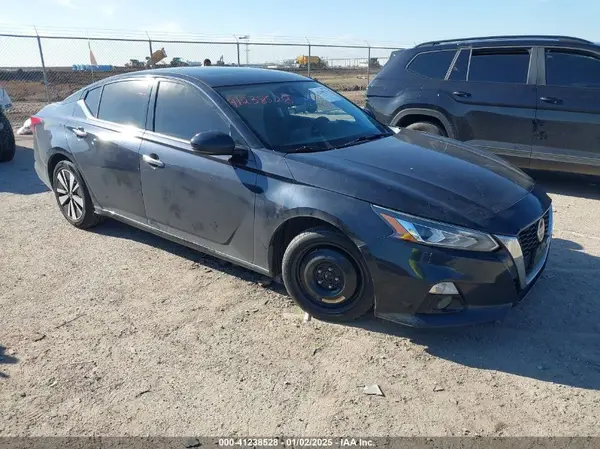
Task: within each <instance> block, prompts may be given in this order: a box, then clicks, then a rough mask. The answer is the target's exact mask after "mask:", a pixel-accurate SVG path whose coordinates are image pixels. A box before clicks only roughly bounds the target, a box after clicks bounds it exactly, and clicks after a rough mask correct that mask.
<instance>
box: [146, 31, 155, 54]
mask: <svg viewBox="0 0 600 449" xmlns="http://www.w3.org/2000/svg"><path fill="white" fill-rule="evenodd" d="M146 36H148V48H150V58H152V53H154V51H153V50H152V39H151V38H150V35H149V34H148V32H147V31H146Z"/></svg>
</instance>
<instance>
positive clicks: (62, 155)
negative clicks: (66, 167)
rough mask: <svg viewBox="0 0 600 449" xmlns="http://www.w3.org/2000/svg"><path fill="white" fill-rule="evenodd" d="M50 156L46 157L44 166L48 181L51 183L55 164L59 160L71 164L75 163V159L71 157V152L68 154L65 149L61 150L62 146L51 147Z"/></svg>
mask: <svg viewBox="0 0 600 449" xmlns="http://www.w3.org/2000/svg"><path fill="white" fill-rule="evenodd" d="M49 153H50V156H49V157H48V164H47V166H46V169H47V172H48V180H49V181H50V183H52V177H53V175H54V169H55V168H56V165H57V164H58V163H59V162H60V161H65V160H66V161H69V162H71V163H73V164H75V159H74V158H73V156H72V155H71V154H69V153H68V152H67V151H65V150H63V149H62V148H52V149H51V150H50V151H49Z"/></svg>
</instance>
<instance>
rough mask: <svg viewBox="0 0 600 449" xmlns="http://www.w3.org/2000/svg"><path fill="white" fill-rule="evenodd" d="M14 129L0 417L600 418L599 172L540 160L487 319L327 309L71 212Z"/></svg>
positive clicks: (281, 429) (238, 427)
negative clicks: (78, 224)
mask: <svg viewBox="0 0 600 449" xmlns="http://www.w3.org/2000/svg"><path fill="white" fill-rule="evenodd" d="M19 143H20V145H21V146H20V148H19V149H18V151H17V155H16V159H15V160H14V161H13V162H12V163H8V164H2V165H0V262H1V263H0V436H47V435H61V436H66V435H166V436H175V435H212V436H231V435H239V436H244V435H248V436H250V435H251V436H270V435H271V436H274V435H284V434H285V435H297V436H301V435H302V436H306V435H312V436H318V435H331V434H334V435H347V434H352V435H357V436H385V435H399V436H400V435H402V436H409V435H410V436H414V435H420V436H441V435H530V436H548V435H550V436H558V435H562V436H584V435H594V436H600V428H599V427H598V416H600V338H599V336H600V319H599V318H600V299H599V296H598V291H599V290H600V276H598V273H599V272H600V259H599V257H600V235H599V234H598V222H599V220H600V207H598V206H599V204H600V203H599V199H600V186H599V185H595V184H591V181H589V180H584V179H578V178H575V179H572V178H563V177H560V178H558V177H555V176H552V177H550V176H544V177H541V178H540V182H541V183H542V184H544V185H545V186H546V188H547V189H548V191H549V192H550V193H551V195H552V197H553V199H554V204H555V209H556V215H555V221H556V223H555V231H554V238H555V240H554V243H553V246H552V251H551V256H550V261H549V264H548V267H547V269H546V271H545V273H544V275H543V278H542V279H541V280H540V281H539V283H538V284H537V285H536V287H535V289H534V291H533V292H532V293H531V294H530V296H529V297H528V298H527V300H526V301H525V302H524V303H523V304H521V305H520V306H519V307H517V308H515V309H513V310H512V311H511V313H510V315H509V316H508V318H507V319H506V320H505V321H504V322H502V323H496V324H492V325H485V326H478V327H472V328H466V329H456V330H444V331H440V330H437V331H418V330H413V329H409V328H404V327H401V326H397V325H394V324H387V323H384V322H381V321H379V320H376V319H375V318H372V317H367V318H365V319H362V320H360V321H358V322H356V323H353V324H351V325H331V324H326V323H323V322H319V321H316V320H312V321H310V322H307V323H305V322H303V319H302V314H301V313H300V311H299V309H298V308H296V307H295V306H294V305H293V303H292V301H291V300H290V299H289V297H287V296H286V294H285V291H284V290H283V289H282V288H281V287H280V286H278V285H272V286H268V287H262V286H261V285H259V281H261V280H262V278H261V276H259V275H255V274H252V273H251V272H249V271H246V270H243V269H240V268H236V267H233V266H231V265H229V264H226V263H220V262H219V261H217V260H216V259H213V258H211V257H206V256H203V255H202V254H199V253H196V252H194V251H191V250H188V249H186V248H183V247H181V246H178V245H176V244H171V243H169V242H166V241H164V240H161V239H159V238H156V237H153V236H151V235H149V234H146V233H144V232H141V231H137V230H135V229H132V228H129V227H127V226H125V225H121V224H119V223H117V222H113V221H108V222H106V223H104V224H103V225H100V226H99V227H97V228H96V229H94V230H92V231H80V230H77V229H75V228H74V227H72V226H69V225H68V224H67V222H66V221H65V220H64V219H63V218H62V216H61V214H60V212H59V210H58V208H57V206H56V204H55V202H54V198H53V196H52V194H51V193H50V192H49V191H47V189H46V188H45V187H44V186H43V185H42V184H41V183H40V181H39V180H38V179H37V177H36V175H35V173H34V171H33V155H32V151H31V149H30V146H31V144H30V140H29V139H23V138H20V139H19ZM369 384H378V385H379V386H380V388H381V390H382V391H383V393H384V395H385V396H383V397H378V396H368V395H365V394H364V393H363V392H362V386H364V385H369Z"/></svg>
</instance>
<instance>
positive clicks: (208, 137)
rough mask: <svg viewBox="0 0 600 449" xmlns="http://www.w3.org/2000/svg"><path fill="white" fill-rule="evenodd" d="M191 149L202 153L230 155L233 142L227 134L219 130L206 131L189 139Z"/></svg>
mask: <svg viewBox="0 0 600 449" xmlns="http://www.w3.org/2000/svg"><path fill="white" fill-rule="evenodd" d="M190 144H191V145H192V149H193V150H194V151H197V152H198V153H202V154H211V155H222V156H232V155H233V154H234V151H235V142H234V140H233V139H232V137H231V136H230V135H229V134H225V133H224V132H221V131H206V132H202V133H198V134H196V135H195V136H194V137H192V138H191V139H190Z"/></svg>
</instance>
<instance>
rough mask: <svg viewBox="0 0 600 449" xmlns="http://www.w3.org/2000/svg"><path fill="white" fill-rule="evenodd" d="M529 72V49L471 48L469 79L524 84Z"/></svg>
mask: <svg viewBox="0 0 600 449" xmlns="http://www.w3.org/2000/svg"><path fill="white" fill-rule="evenodd" d="M528 73H529V50H528V49H526V48H523V49H512V48H511V49H502V50H496V49H494V50H488V49H482V50H473V52H472V54H471V64H470V66H469V78H468V80H469V81H481V82H488V83H516V84H526V83H527V74H528Z"/></svg>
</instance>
